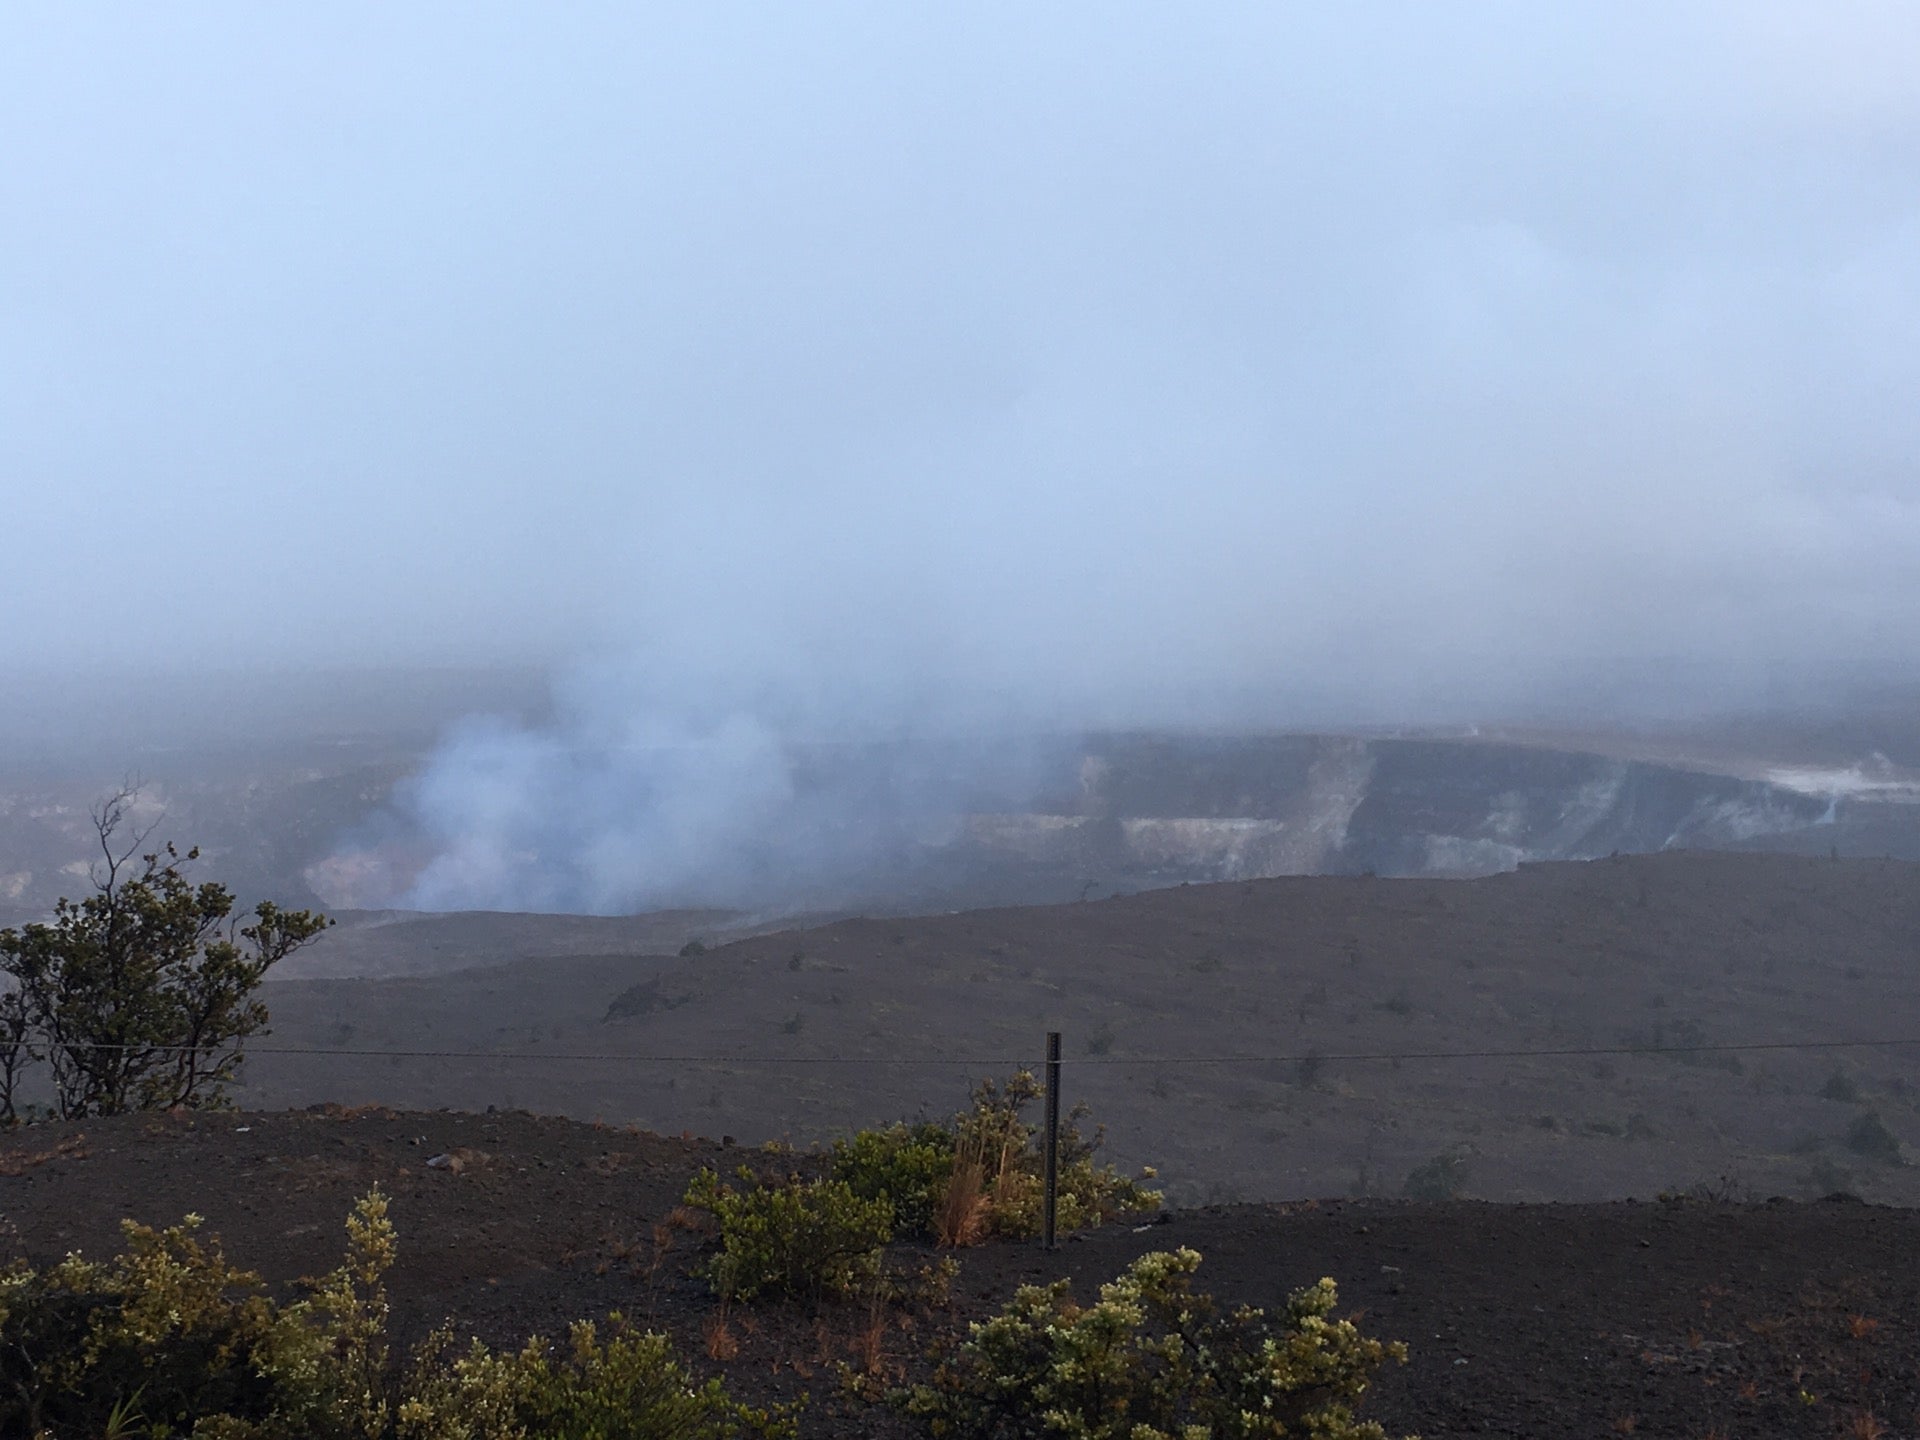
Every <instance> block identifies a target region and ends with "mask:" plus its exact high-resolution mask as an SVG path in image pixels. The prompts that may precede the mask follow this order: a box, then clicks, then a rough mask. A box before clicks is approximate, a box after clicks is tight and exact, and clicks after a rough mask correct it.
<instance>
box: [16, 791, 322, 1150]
mask: <svg viewBox="0 0 1920 1440" xmlns="http://www.w3.org/2000/svg"><path fill="white" fill-rule="evenodd" d="M135 795H136V791H135V790H133V789H127V790H122V791H120V792H119V793H118V794H116V795H114V796H112V797H111V798H110V799H108V800H107V801H106V802H105V803H104V804H103V805H101V807H100V808H99V809H98V810H96V811H95V812H94V814H93V827H94V832H95V838H96V840H97V842H98V844H99V847H100V856H101V858H100V859H99V860H98V861H96V862H95V864H94V868H93V871H92V881H93V893H92V894H91V895H89V896H87V897H86V898H85V899H84V900H81V901H78V902H75V901H71V900H67V899H64V898H63V899H62V900H61V901H60V902H59V904H58V906H57V907H56V908H55V910H54V917H53V920H52V922H51V923H50V924H33V925H28V926H25V927H24V928H22V929H19V930H0V974H5V975H6V976H7V977H8V978H9V979H10V980H11V982H12V984H11V985H10V986H9V987H8V988H7V990H6V991H5V992H4V993H0V1121H4V1122H12V1121H14V1120H16V1119H18V1118H20V1116H21V1110H20V1109H18V1108H16V1102H17V1100H18V1099H19V1098H20V1097H19V1095H18V1087H19V1085H20V1084H21V1082H22V1081H23V1079H24V1078H25V1077H26V1075H27V1074H28V1072H29V1071H30V1070H32V1069H34V1068H35V1067H36V1066H38V1065H40V1064H45V1066H46V1067H47V1069H48V1070H49V1071H50V1072H51V1076H52V1086H53V1090H52V1093H53V1098H54V1107H53V1108H54V1110H55V1112H56V1113H57V1114H58V1115H59V1116H60V1117H61V1118H62V1119H68V1120H72V1119H81V1118H84V1117H87V1116H92V1115H117V1114H121V1113H123V1112H125V1111H129V1110H156V1109H170V1108H173V1107H176V1106H178V1107H185V1108H189V1109H200V1108H212V1107H217V1106H219V1105H220V1104H222V1102H223V1100H224V1097H225V1092H226V1088H227V1086H228V1085H229V1084H230V1083H231V1082H232V1080H233V1078H234V1075H235V1073H236V1072H237V1071H238V1069H239V1066H240V1057H241V1046H242V1044H243V1042H244V1041H245V1040H246V1039H247V1038H248V1037H249V1036H251V1035H254V1034H257V1033H259V1032H260V1031H262V1030H263V1029H264V1028H265V1027H266V1023H267V1007H266V1006H265V1005H263V1004H261V1003H260V1001H259V1000H258V999H257V998H255V995H254V992H255V991H256V990H257V989H258V988H259V985H260V982H261V981H262V980H263V979H265V978H266V974H267V971H268V970H270V969H272V968H273V966H274V965H276V964H277V963H279V962H280V961H281V960H284V959H285V958H286V957H287V956H288V955H290V954H292V953H293V952H294V951H295V950H297V949H299V948H300V947H301V946H302V945H304V944H306V943H307V942H308V941H309V940H311V939H313V938H314V937H315V936H316V935H318V934H320V933H321V931H323V930H325V929H326V928H327V926H328V925H329V924H330V923H331V922H330V921H329V920H327V919H326V917H324V916H322V915H318V914H315V913H313V912H311V911H307V910H282V909H280V908H279V907H278V906H277V905H274V904H272V903H271V902H266V903H263V904H261V905H259V906H258V907H256V908H255V910H254V912H253V916H252V920H251V923H242V922H241V921H240V920H239V919H238V918H237V917H235V916H234V914H233V908H234V897H233V894H232V892H230V891H229V890H228V889H227V888H226V887H225V886H224V885H218V884H213V883H202V884H198V885H196V884H194V883H192V882H191V881H189V880H188V878H187V876H186V874H185V872H184V869H183V867H184V866H185V865H187V864H189V863H191V862H192V861H194V860H196V859H198V858H199V855H200V852H199V851H198V850H189V851H187V852H186V854H184V855H182V854H180V853H179V852H178V851H177V850H175V849H174V847H173V846H172V845H166V846H163V847H161V848H159V849H157V850H155V851H152V852H150V853H146V854H142V853H140V852H141V847H142V846H144V845H145V844H146V843H147V840H148V838H149V836H150V834H151V828H152V827H150V826H149V827H147V828H146V829H142V830H140V831H139V832H138V833H137V834H135V835H133V836H132V838H131V839H128V838H125V835H124V831H125V829H126V826H127V819H128V809H129V807H130V805H131V803H132V802H133V800H134V798H135Z"/></svg>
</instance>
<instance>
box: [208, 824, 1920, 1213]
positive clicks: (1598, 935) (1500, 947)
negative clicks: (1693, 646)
mask: <svg viewBox="0 0 1920 1440" xmlns="http://www.w3.org/2000/svg"><path fill="white" fill-rule="evenodd" d="M490 918H494V919H497V918H498V917H472V923H471V928H473V929H475V930H479V931H485V929H486V922H487V921H488V920H489V919H490ZM542 922H543V917H518V928H517V930H516V932H515V933H516V934H519V935H521V936H523V937H529V936H538V935H540V934H543V933H545V932H544V931H543V930H542ZM572 923H573V922H571V921H569V920H567V919H566V917H560V918H558V919H556V920H554V921H553V926H554V930H553V933H554V934H555V935H562V934H571V933H572V930H571V929H570V928H569V927H570V926H571V925H572ZM602 923H611V922H602ZM391 928H393V929H395V930H406V929H407V928H408V927H403V926H401V927H391ZM380 933H381V932H379V931H371V932H368V937H367V943H371V942H372V940H373V939H375V938H377V937H378V935H379V934H380ZM530 943H531V942H530ZM485 953H489V954H492V953H498V952H497V951H488V952H485ZM536 953H537V954H539V955H541V957H542V958H529V959H526V960H523V961H520V962H518V963H516V964H513V965H508V966H499V965H496V966H494V967H492V968H488V969H484V970H481V969H474V970H465V971H460V972H457V973H453V974H443V975H438V976H432V977H416V978H406V979H386V980H355V981H346V980H291V981H285V982H279V983H269V984H268V985H267V986H266V987H265V994H266V999H267V1002H268V1004H269V1005H270V1006H271V1007H272V1011H273V1017H274V1031H275V1033H274V1035H273V1037H272V1038H271V1040H270V1041H264V1042H261V1044H260V1045H258V1046H256V1047H255V1054H256V1056H257V1058H256V1059H254V1060H250V1061H249V1063H248V1069H247V1080H248V1084H249V1090H248V1092H247V1094H246V1096H245V1097H244V1099H243V1103H247V1104H250V1105H257V1106H264V1107H275V1106H287V1105H303V1104H308V1103H312V1102H316V1101H329V1100H332V1101H342V1102H347V1103H362V1102H378V1103H381V1104H388V1105H402V1106H407V1107H410V1108H417V1109H427V1108H434V1107H438V1106H443V1105H451V1106H455V1107H458V1108H462V1109H473V1110H479V1109H485V1108H486V1107H487V1106H488V1105H498V1106H500V1107H501V1108H502V1109H508V1108H518V1107H525V1108H529V1109H533V1110H538V1111H541V1112H544V1113H560V1114H571V1115H573V1116H575V1117H576V1118H582V1119H594V1118H605V1119H607V1120H613V1121H618V1122H620V1123H623V1124H624V1123H628V1122H632V1123H637V1124H640V1125H642V1126H644V1127H648V1128H652V1129H658V1130H668V1131H678V1130H679V1129H680V1128H682V1127H683V1126H688V1125H691V1126H694V1127H696V1128H698V1129H700V1130H702V1131H705V1132H707V1133H712V1134H718V1133H731V1134H734V1135H737V1136H739V1137H740V1139H741V1140H742V1141H743V1142H747V1143H756V1142H758V1141H761V1140H764V1139H767V1138H772V1137H781V1136H788V1137H791V1138H793V1139H794V1140H796V1141H809V1140H813V1139H817V1138H820V1137H823V1136H828V1135H832V1134H835V1133H843V1132H844V1131H845V1130H846V1129H847V1128H849V1127H853V1126H859V1125H870V1124H876V1123H883V1122H885V1121H888V1120H893V1119H897V1118H899V1117H901V1116H903V1115H913V1114H915V1113H916V1112H918V1111H920V1110H922V1109H923V1108H924V1109H926V1110H929V1111H930V1112H931V1113H934V1114H946V1113H951V1112H952V1111H953V1110H955V1109H957V1108H958V1107H959V1106H960V1105H961V1104H962V1103H963V1102H964V1101H965V1098H966V1087H967V1084H968V1082H969V1081H970V1080H977V1079H978V1078H980V1077H981V1076H982V1075H984V1074H987V1073H989V1072H990V1071H991V1070H993V1069H994V1068H997V1067H996V1066H995V1065H994V1064H993V1063H991V1062H992V1061H994V1060H1003V1061H1004V1060H1008V1059H1010V1058H1019V1057H1024V1058H1026V1059H1029V1060H1031V1059H1034V1058H1037V1056H1038V1054H1039V1052H1040V1051H1041V1048H1042V1046H1043V1044H1044V1040H1043V1037H1044V1033H1045V1032H1046V1031H1047V1030H1049V1029H1057V1030H1060V1031H1063V1032H1064V1033H1065V1036H1066V1056H1067V1061H1068V1073H1067V1093H1068V1095H1069V1097H1070V1098H1071V1099H1073V1100H1087V1101H1089V1102H1091V1104H1092V1105H1093V1108H1094V1114H1095V1117H1096V1119H1097V1120H1099V1121H1101V1122H1104V1123H1105V1124H1107V1126H1108V1127H1109V1135H1110V1138H1111V1142H1112V1151H1111V1153H1112V1154H1113V1156H1114V1157H1115V1159H1116V1161H1117V1162H1118V1163H1121V1164H1123V1165H1126V1166H1133V1165H1140V1164H1152V1165H1156V1166H1158V1167H1159V1170H1160V1173H1161V1176H1162V1178H1163V1180H1164V1183H1165V1184H1166V1186H1167V1187H1168V1189H1169V1193H1170V1194H1171V1195H1172V1196H1174V1198H1175V1199H1177V1200H1178V1201H1179V1202H1180V1203H1182V1204H1187V1205H1191V1204H1200V1203H1219V1202H1223V1201H1229V1200H1243V1199H1269V1198H1279V1197H1300V1196H1329V1195H1340V1196H1345V1195H1367V1194H1384V1195H1399V1194H1401V1193H1402V1191H1403V1187H1404V1186H1405V1184H1406V1182H1407V1180H1408V1178H1409V1177H1410V1176H1412V1175H1414V1174H1415V1173H1416V1172H1418V1171H1419V1170H1421V1169H1422V1167H1427V1166H1430V1165H1431V1164H1432V1163H1433V1162H1434V1161H1435V1160H1436V1158H1439V1159H1440V1160H1442V1161H1444V1162H1448V1163H1452V1164H1454V1165H1455V1167H1456V1172H1457V1175H1458V1177H1459V1179H1460V1182H1461V1184H1462V1186H1463V1191H1464V1193H1465V1194H1466V1195H1469V1196H1473V1197H1477V1198H1480V1199H1487V1200H1503V1201H1506V1200H1518V1201H1537V1200H1568V1201H1594V1200H1608V1199H1620V1198H1625V1197H1627V1196H1636V1197H1638V1198H1641V1199H1648V1198H1651V1197H1652V1196H1654V1195H1656V1194H1658V1193H1660V1192H1661V1191H1662V1190H1672V1189H1682V1188H1685V1187H1688V1186H1690V1185H1693V1184H1695V1183H1696V1182H1700V1181H1710V1182H1717V1181H1718V1180H1719V1179H1720V1178H1721V1177H1723V1176H1731V1177H1733V1178H1734V1179H1735V1180H1736V1181H1737V1182H1738V1183H1739V1184H1740V1185H1742V1186H1744V1187H1745V1188H1746V1189H1749V1190H1751V1191H1752V1192H1754V1193H1755V1194H1757V1195H1758V1196H1759V1197H1765V1196H1767V1195H1773V1194H1781V1195H1790V1196H1793V1197H1796V1198H1799V1199H1812V1198H1815V1197H1818V1196H1820V1195H1823V1194H1826V1193H1828V1192H1830V1191H1833V1190H1839V1189H1845V1190H1849V1191H1852V1192H1854V1193H1856V1194H1861V1195H1864V1196H1865V1197H1866V1198H1868V1199H1870V1200H1874V1201H1880V1202H1885V1203H1891V1204H1905V1205H1911V1204H1916V1203H1920V1168H1917V1167H1914V1166H1909V1165H1902V1164H1899V1163H1897V1161H1898V1160H1899V1158H1900V1156H1899V1155H1898V1154H1897V1153H1895V1152H1892V1151H1890V1150H1889V1149H1888V1148H1887V1147H1886V1146H1885V1145H1884V1144H1882V1145H1881V1146H1880V1147H1879V1148H1877V1149H1876V1148H1875V1146H1874V1145H1873V1144H1872V1143H1870V1142H1871V1141H1872V1140H1873V1139H1874V1138H1875V1137H1878V1136H1880V1135H1882V1134H1883V1133H1884V1134H1885V1135H1890V1136H1892V1137H1894V1138H1895V1139H1897V1140H1898V1141H1899V1142H1901V1143H1902V1144H1904V1145H1905V1146H1906V1147H1907V1155H1908V1156H1909V1157H1911V1156H1912V1155H1913V1154H1915V1153H1920V1071H1917V1070H1916V1069H1915V1061H1916V1059H1920V1044H1916V1045H1911V1046H1909V1045H1905V1044H1895V1045H1880V1046H1860V1047H1847V1048H1832V1049H1810V1050H1808V1049H1802V1050H1795V1049H1778V1050H1753V1051H1744V1052H1743V1051H1715V1050H1693V1051H1688V1050H1685V1049H1681V1048H1679V1047H1685V1046H1689V1045H1692V1046H1717V1045H1743V1044H1755V1043H1757V1044H1790V1043H1792V1042H1800V1041H1809V1040H1812V1041H1837V1040H1862V1039H1877V1040H1895V1041H1899V1040H1902V1039H1907V1038H1916V1037H1920V986H1916V985H1915V983H1914V965H1915V957H1916V954H1920V866H1916V865H1912V864H1907V863H1902V862H1897V861H1895V862H1887V861H1880V860H1849V859H1840V860H1829V859H1827V858H1825V857H1822V858H1819V859H1810V858H1805V857H1798V856H1781V855H1714V854H1691V853H1679V852H1675V853H1670V854H1664V855H1650V856H1635V857H1622V858H1620V859H1619V860H1599V861H1593V862H1590V863H1582V864H1553V865H1531V866H1527V867H1525V868H1523V869H1521V870H1519V871H1517V872H1515V873H1512V874H1506V875H1498V876H1493V877H1490V878H1487V879H1481V880H1384V879H1366V878H1362V877H1346V878H1340V877H1308V878H1294V879H1278V880H1261V881H1246V882H1236V883H1232V884H1221V885H1193V886H1183V887H1179V888H1176V889H1171V890H1160V891H1154V892H1151V893H1145V894H1140V895H1131V896H1126V897H1123V898H1119V899H1110V900H1089V901H1088V902H1086V903H1083V904H1070V905H1055V906H1036V907H1031V908H1027V909H1006V910H984V911H968V912H965V913H961V914H954V915H934V916H924V917H919V918H913V919H860V920H847V921H841V922H838V923H835V924H831V925H825V926H820V927H816V928H812V929H807V930H796V931H789V932H785V933H780V934H772V935H762V936H757V937H754V938H750V939H745V940H741V941H739V942H737V943H732V944H727V945H723V946H718V947H716V948H714V949H712V950H709V951H707V952H706V953H704V954H699V955H689V956H686V957H676V956H661V955H645V954H604V953H603V954H596V955H590V956H572V957H569V956H567V952H565V951H564V950H561V949H558V948H549V949H546V950H544V951H542V952H536ZM562 957H566V958H562ZM268 1046H274V1047H287V1048H291V1049H300V1050H314V1049H319V1050H325V1049H335V1048H343V1049H348V1050H352V1051H356V1052H363V1053H354V1054H347V1055H339V1056H328V1055H312V1054H308V1055H281V1054H269V1053H266V1051H267V1047H268ZM1607 1050H1614V1051H1620V1052H1622V1053H1613V1054H1602V1053H1582V1052H1593V1051H1607ZM422 1051H424V1052H429V1053H427V1054H425V1055H422V1054H419V1053H413V1052H422ZM445 1051H473V1052H481V1053H479V1054H478V1055H477V1056H475V1057H473V1058H464V1059H448V1058H444V1057H442V1056H441V1055H438V1054H435V1053H433V1052H445ZM1488 1051H1491V1052H1513V1051H1521V1052H1536V1053H1531V1054H1520V1055H1512V1054H1496V1055H1493V1056H1488V1057H1486V1058H1476V1059H1435V1058H1430V1057H1433V1056H1434V1055H1436V1054H1438V1055H1444V1056H1457V1055H1459V1054H1461V1053H1462V1052H1488ZM1539 1052H1545V1053H1539ZM576 1056H590V1057H595V1058H592V1059H585V1060H582V1059H574V1058H569V1057H576ZM1350 1056H1370V1057H1375V1058H1369V1059H1344V1058H1341V1057H1350ZM1394 1056H1420V1057H1428V1058H1418V1059H1414V1058H1409V1059H1405V1060H1401V1061H1396V1060H1394V1059H1392V1058H1389V1057H1394ZM689 1057H693V1058H689ZM1229 1058H1232V1060H1233V1062H1234V1063H1223V1062H1225V1061H1226V1060H1227V1059H1229ZM902 1061H907V1062H911V1063H907V1064H902V1063H899V1062H902ZM933 1062H947V1063H943V1064H936V1063H933ZM1869 1117H1874V1118H1873V1119H1872V1120H1869ZM1863 1126H1865V1127H1867V1128H1866V1131H1865V1132H1862V1131H1861V1130H1860V1129H1859V1127H1863ZM1879 1127H1883V1129H1882V1128H1879Z"/></svg>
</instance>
